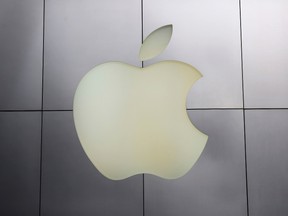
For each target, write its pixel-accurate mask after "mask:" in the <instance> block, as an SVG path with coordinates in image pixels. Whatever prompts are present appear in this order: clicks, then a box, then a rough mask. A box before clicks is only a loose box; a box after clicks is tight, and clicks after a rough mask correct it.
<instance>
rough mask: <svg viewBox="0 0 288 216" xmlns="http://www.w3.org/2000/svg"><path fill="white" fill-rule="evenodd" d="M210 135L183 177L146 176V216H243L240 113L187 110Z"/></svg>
mask: <svg viewBox="0 0 288 216" xmlns="http://www.w3.org/2000/svg"><path fill="white" fill-rule="evenodd" d="M189 116H190V118H191V119H192V122H193V124H194V125H195V126H196V127H197V128H199V129H200V130H201V131H203V132H204V133H206V134H208V135H209V139H208V142H207V145H206V147H205V149H204V151H203V154H202V155H201V156H200V159H199V160H198V161H197V163H196V165H195V166H194V167H193V168H192V169H191V170H190V171H189V172H188V174H187V175H185V176H184V177H182V178H179V179H177V180H170V181H167V180H162V179H160V178H158V177H154V176H151V175H145V212H146V216H156V215H157V216H159V215H161V216H162V215H165V216H175V215H181V216H188V215H189V216H191V215H203V216H204V215H205V216H208V215H215V216H231V215H235V216H245V215H246V196H245V194H246V193H245V166H244V143H243V140H244V139H243V117H242V111H240V110H239V111H228V110H227V111H220V110H219V111H208V110H202V111H189Z"/></svg>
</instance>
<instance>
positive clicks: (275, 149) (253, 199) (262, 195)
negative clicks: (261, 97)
mask: <svg viewBox="0 0 288 216" xmlns="http://www.w3.org/2000/svg"><path fill="white" fill-rule="evenodd" d="M246 122H247V153H248V154H247V156H248V186H249V201H250V213H251V214H250V215H252V216H271V215H288V206H287V200H288V168H287V165H288V157H287V152H288V144H287V143H288V135H287V131H288V124H287V122H288V110H267V111H263V110H262V111H260V110H257V111H246Z"/></svg>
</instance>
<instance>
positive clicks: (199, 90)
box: [144, 0, 242, 108]
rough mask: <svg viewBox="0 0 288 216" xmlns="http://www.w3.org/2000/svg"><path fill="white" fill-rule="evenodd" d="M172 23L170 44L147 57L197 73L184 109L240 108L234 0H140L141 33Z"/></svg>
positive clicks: (237, 42)
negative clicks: (181, 63)
mask: <svg viewBox="0 0 288 216" xmlns="http://www.w3.org/2000/svg"><path fill="white" fill-rule="evenodd" d="M170 23H171V24H173V25H174V32H173V35H172V40H171V41H170V45H169V46H168V48H167V49H166V50H165V51H164V53H163V54H161V56H159V57H157V58H155V60H152V61H148V62H146V64H150V63H152V62H155V61H159V60H167V59H174V60H180V61H184V62H187V63H189V64H192V65H193V66H195V67H196V68H197V69H198V70H200V71H201V72H202V74H203V75H204V77H203V78H202V79H200V80H199V81H198V82H197V83H196V84H195V86H194V87H193V88H192V90H191V91H190V93H189V96H188V99H187V106H188V107H189V108H191V107H193V108H195V107H196V108H199V107H200V108H203V107H210V108H211V107H241V106H242V94H241V83H242V82H241V64H240V54H241V53H240V30H239V29H240V28H239V7H238V1H237V0H232V1H231V0H221V1H214V0H204V1H188V0H180V1H179V0H171V1H166V0H157V1H154V0H145V1H144V35H145V36H146V35H147V34H149V33H150V32H151V31H153V30H154V29H156V28H158V27H160V26H162V25H166V24H170Z"/></svg>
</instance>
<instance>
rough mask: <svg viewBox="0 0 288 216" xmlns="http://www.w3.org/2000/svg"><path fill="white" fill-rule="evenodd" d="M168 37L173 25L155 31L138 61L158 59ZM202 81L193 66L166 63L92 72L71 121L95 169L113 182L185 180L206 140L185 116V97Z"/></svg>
mask: <svg viewBox="0 0 288 216" xmlns="http://www.w3.org/2000/svg"><path fill="white" fill-rule="evenodd" d="M171 35H172V25H166V26H163V27H161V28H159V29H156V30H155V31H153V32H152V33H151V34H150V35H149V36H148V37H147V38H146V39H145V41H144V42H143V44H142V47H141V49H140V55H139V56H140V59H141V60H142V61H143V60H147V59H150V58H152V57H154V56H156V55H158V54H159V53H161V52H162V51H163V50H164V49H165V48H166V46H167V45H168V43H169V41H170V39H171ZM201 76H202V75H201V73H200V72H199V71H198V70H196V69H195V68H194V67H192V66H191V65H189V64H186V63H183V62H180V61H170V60H169V61H162V62H158V63H156V64H153V65H151V66H148V67H145V68H139V67H135V66H132V65H128V64H125V63H122V62H108V63H104V64H101V65H98V66H96V67H94V68H93V69H92V70H90V71H89V72H88V73H87V74H86V75H85V76H84V77H83V78H82V80H81V81H80V83H79V85H78V87H77V90H76V93H75V96H74V104H73V115H74V122H75V127H76V131H77V134H78V137H79V140H80V142H81V145H82V147H83V149H84V151H85V153H86V154H87V156H88V158H89V159H90V160H91V162H92V163H93V164H94V166H95V167H96V168H97V169H98V170H99V171H100V172H101V173H102V174H103V175H104V176H106V177H107V178H109V179H112V180H121V179H125V178H128V177H130V176H132V175H136V174H140V173H149V174H154V175H157V176H159V177H162V178H166V179H175V178H178V177H180V176H183V175H184V174H186V173H187V172H188V171H189V170H190V168H191V167H192V166H193V165H194V164H195V162H196V161H197V159H198V158H199V156H200V155H201V153H202V151H203V149H204V147H205V145H206V142H207V139H208V136H207V135H205V134H203V133H202V132H200V131H199V130H198V129H197V128H196V127H194V126H193V125H192V123H191V122H190V120H189V117H188V115H187V112H186V97H187V94H188V91H189V89H190V88H191V86H192V85H193V83H194V82H196V81H197V80H198V79H199V78H201Z"/></svg>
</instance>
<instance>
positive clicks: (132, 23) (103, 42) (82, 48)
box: [44, 0, 141, 110]
mask: <svg viewBox="0 0 288 216" xmlns="http://www.w3.org/2000/svg"><path fill="white" fill-rule="evenodd" d="M140 46H141V5H140V1H134V0H126V1H125V2H123V1H115V0H106V1H94V0H83V1H78V0H62V1H59V0H49V1H47V2H46V31H45V75H44V78H45V80H44V107H45V109H52V110H53V109H72V103H73V97H74V93H75V90H76V87H77V85H78V83H79V81H80V79H81V78H82V77H83V76H84V74H86V73H87V72H88V71H89V70H91V69H92V68H93V67H95V66H96V65H98V64H101V63H105V62H108V61H122V62H126V63H129V64H132V65H135V66H140V65H141V64H140V60H138V51H139V48H140Z"/></svg>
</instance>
